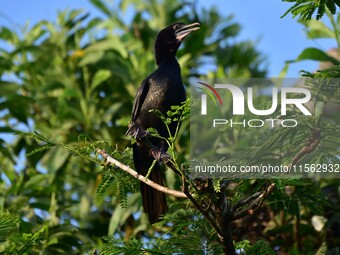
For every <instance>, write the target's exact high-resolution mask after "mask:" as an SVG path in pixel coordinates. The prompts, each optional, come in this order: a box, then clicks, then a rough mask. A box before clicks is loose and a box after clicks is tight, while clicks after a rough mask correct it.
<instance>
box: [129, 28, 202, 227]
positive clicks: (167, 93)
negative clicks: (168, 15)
mask: <svg viewBox="0 0 340 255" xmlns="http://www.w3.org/2000/svg"><path fill="white" fill-rule="evenodd" d="M197 29H199V24H198V23H193V24H190V25H185V24H183V23H176V24H173V25H170V26H168V27H166V28H164V29H163V30H161V31H160V32H159V33H158V35H157V38H156V42H155V60H156V63H157V65H158V69H157V70H155V71H154V72H153V73H152V74H150V75H149V76H148V77H146V78H145V79H144V81H143V82H142V84H141V86H140V87H139V89H138V91H137V95H136V97H135V102H134V106H133V110H132V118H131V123H130V125H129V129H128V131H127V135H132V136H134V137H135V138H136V139H137V142H136V143H135V144H134V145H133V159H134V165H135V168H136V170H137V172H138V173H139V174H141V175H144V176H145V175H146V174H147V172H148V170H149V168H150V167H151V165H152V162H153V161H154V156H152V154H151V151H150V147H149V146H145V144H144V145H143V143H139V142H138V141H139V140H142V139H148V140H149V141H150V142H151V143H152V144H153V145H154V146H156V147H157V148H159V149H160V151H162V152H166V151H167V149H168V146H167V144H166V142H165V141H164V140H162V139H159V138H155V137H147V132H146V129H148V128H154V129H156V130H157V131H158V133H159V134H160V135H161V136H163V137H168V136H169V134H168V131H167V129H166V126H165V124H164V123H163V122H162V121H161V120H160V118H159V117H158V116H157V115H156V114H155V113H154V112H150V110H155V109H157V110H159V111H161V112H162V113H163V114H166V112H167V111H168V110H170V108H171V106H173V105H180V104H181V103H182V102H184V101H185V99H186V95H185V89H184V86H183V82H182V77H181V68H180V66H179V64H178V62H177V59H176V52H177V50H178V48H179V46H180V45H181V42H182V40H183V39H184V38H185V37H186V36H187V35H188V34H189V33H190V32H192V31H194V30H197ZM176 125H177V123H174V122H173V123H171V125H170V132H171V133H172V134H174V132H175V128H176ZM148 178H149V179H150V180H152V181H154V182H157V183H158V184H160V185H163V173H162V171H161V167H160V164H159V163H156V164H155V165H154V167H153V169H152V171H151V173H150V175H149V177H148ZM140 190H141V194H142V199H143V208H144V211H145V212H146V213H147V214H148V217H149V221H150V223H154V222H156V221H157V220H158V218H159V216H160V215H162V214H164V213H165V212H166V211H167V208H168V207H167V203H166V199H165V194H164V193H162V192H159V191H157V190H155V189H153V188H151V187H150V186H148V185H146V184H144V183H140Z"/></svg>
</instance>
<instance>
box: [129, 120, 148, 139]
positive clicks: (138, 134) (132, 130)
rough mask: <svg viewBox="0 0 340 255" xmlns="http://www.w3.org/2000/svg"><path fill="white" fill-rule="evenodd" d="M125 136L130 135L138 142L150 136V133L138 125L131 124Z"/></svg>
mask: <svg viewBox="0 0 340 255" xmlns="http://www.w3.org/2000/svg"><path fill="white" fill-rule="evenodd" d="M125 135H130V136H132V137H134V138H135V139H136V140H142V139H143V138H146V137H148V136H149V132H148V131H147V130H145V129H143V128H142V127H141V126H139V125H138V124H136V123H133V122H131V123H130V124H129V128H128V130H127V131H126V134H125Z"/></svg>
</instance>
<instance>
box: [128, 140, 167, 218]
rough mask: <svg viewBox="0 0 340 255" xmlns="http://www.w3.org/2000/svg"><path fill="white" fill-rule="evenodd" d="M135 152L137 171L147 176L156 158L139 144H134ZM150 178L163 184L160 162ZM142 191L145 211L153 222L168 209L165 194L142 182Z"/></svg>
mask: <svg viewBox="0 0 340 255" xmlns="http://www.w3.org/2000/svg"><path fill="white" fill-rule="evenodd" d="M133 154H134V165H135V168H136V170H137V172H138V173H139V174H141V175H143V176H146V175H147V173H148V171H149V168H150V166H151V165H152V162H153V160H154V158H153V157H151V156H150V155H148V154H149V153H146V151H145V150H143V149H142V148H139V147H138V145H137V144H134V146H133ZM148 179H149V180H152V181H154V182H156V183H158V184H160V185H163V174H162V171H161V168H160V165H159V164H158V163H156V164H155V165H154V167H153V169H152V171H151V172H150V174H149V176H148ZM140 191H141V194H142V201H143V209H144V211H145V213H147V215H148V217H149V221H150V223H151V224H153V223H155V222H157V221H158V219H159V217H160V216H161V215H162V214H164V213H165V212H166V211H167V210H168V206H167V203H166V198H165V194H164V193H163V192H160V191H157V190H155V189H154V188H152V187H150V186H148V185H146V184H144V183H140Z"/></svg>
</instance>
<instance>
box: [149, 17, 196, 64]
mask: <svg viewBox="0 0 340 255" xmlns="http://www.w3.org/2000/svg"><path fill="white" fill-rule="evenodd" d="M199 28H200V24H199V23H197V22H196V23H192V24H189V25H185V24H184V23H175V24H172V25H170V26H167V27H166V28H164V29H162V30H161V31H160V32H159V33H158V35H157V37H156V43H155V52H156V60H157V53H161V55H164V54H170V55H171V56H172V55H175V54H176V52H177V50H178V48H179V46H180V45H181V42H182V41H183V39H184V38H185V37H186V36H187V35H188V34H190V33H191V32H192V31H195V30H197V29H199ZM157 62H158V61H157Z"/></svg>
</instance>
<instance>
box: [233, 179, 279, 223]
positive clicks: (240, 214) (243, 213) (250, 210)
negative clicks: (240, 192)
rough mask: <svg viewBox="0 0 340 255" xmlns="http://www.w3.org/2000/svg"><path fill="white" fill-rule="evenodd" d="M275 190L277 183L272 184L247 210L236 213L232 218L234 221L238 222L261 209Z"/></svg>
mask: <svg viewBox="0 0 340 255" xmlns="http://www.w3.org/2000/svg"><path fill="white" fill-rule="evenodd" d="M274 188H275V183H271V184H270V185H269V186H268V187H267V189H266V190H265V191H263V192H262V194H261V195H259V196H258V197H257V198H256V199H255V200H254V201H253V202H252V203H251V204H250V205H249V206H247V207H246V208H244V209H242V210H240V211H236V212H235V213H234V215H233V216H232V220H233V221H234V220H237V219H240V218H242V217H244V216H246V215H247V214H253V213H254V211H256V210H257V209H258V208H260V207H261V205H262V203H263V201H264V199H265V198H266V197H267V196H268V195H269V194H270V193H272V192H273V190H274Z"/></svg>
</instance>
